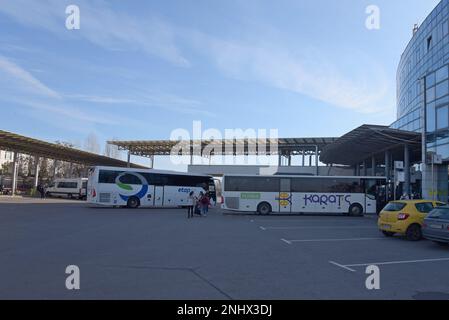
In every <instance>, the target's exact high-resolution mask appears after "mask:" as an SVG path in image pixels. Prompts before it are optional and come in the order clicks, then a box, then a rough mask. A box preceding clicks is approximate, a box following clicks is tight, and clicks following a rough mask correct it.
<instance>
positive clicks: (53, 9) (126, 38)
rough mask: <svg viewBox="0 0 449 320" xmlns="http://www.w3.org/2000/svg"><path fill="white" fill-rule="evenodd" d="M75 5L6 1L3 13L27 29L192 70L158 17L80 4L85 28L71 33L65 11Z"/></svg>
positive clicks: (97, 3)
mask: <svg viewBox="0 0 449 320" xmlns="http://www.w3.org/2000/svg"><path fill="white" fill-rule="evenodd" d="M72 2H73V1H68V0H40V1H27V0H14V1H2V2H1V5H0V13H3V14H5V15H7V16H9V17H11V18H13V19H15V20H16V21H18V22H19V23H21V24H23V25H26V26H29V27H33V28H40V29H44V30H47V31H50V32H53V33H55V34H58V35H59V36H64V37H82V38H84V39H87V40H88V41H90V42H91V43H94V44H96V45H99V46H102V47H104V48H107V49H111V50H122V51H128V50H140V51H143V52H145V53H147V54H148V55H152V56H156V57H159V58H161V59H164V60H166V61H168V62H170V63H172V64H175V65H177V66H182V67H188V66H189V61H188V60H187V59H186V58H184V57H183V56H182V55H181V54H180V52H179V49H178V48H177V46H176V45H175V33H174V31H173V30H172V27H171V26H170V25H169V24H167V23H165V22H164V21H163V20H161V19H158V18H157V17H155V16H148V17H146V18H145V19H141V18H137V17H131V16H128V15H126V14H124V13H121V12H115V11H113V10H112V9H110V8H109V6H108V3H106V2H104V1H95V2H93V1H85V0H77V1H76V4H77V5H78V6H79V8H80V17H81V19H80V20H81V28H80V30H76V31H69V30H67V29H66V28H65V19H66V14H65V8H66V6H67V5H69V4H73V3H72Z"/></svg>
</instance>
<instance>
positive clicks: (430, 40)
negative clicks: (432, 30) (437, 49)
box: [427, 36, 432, 52]
mask: <svg viewBox="0 0 449 320" xmlns="http://www.w3.org/2000/svg"><path fill="white" fill-rule="evenodd" d="M431 48H432V36H430V37H428V38H427V52H429V50H430V49H431Z"/></svg>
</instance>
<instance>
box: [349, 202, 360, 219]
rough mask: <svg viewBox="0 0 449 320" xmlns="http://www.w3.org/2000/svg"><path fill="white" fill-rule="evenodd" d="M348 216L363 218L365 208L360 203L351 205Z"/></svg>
mask: <svg viewBox="0 0 449 320" xmlns="http://www.w3.org/2000/svg"><path fill="white" fill-rule="evenodd" d="M348 214H349V215H350V216H351V217H361V216H363V207H362V206H361V205H360V204H358V203H354V204H351V206H350V207H349V211H348Z"/></svg>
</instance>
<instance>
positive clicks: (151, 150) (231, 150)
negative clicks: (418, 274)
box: [108, 138, 337, 157]
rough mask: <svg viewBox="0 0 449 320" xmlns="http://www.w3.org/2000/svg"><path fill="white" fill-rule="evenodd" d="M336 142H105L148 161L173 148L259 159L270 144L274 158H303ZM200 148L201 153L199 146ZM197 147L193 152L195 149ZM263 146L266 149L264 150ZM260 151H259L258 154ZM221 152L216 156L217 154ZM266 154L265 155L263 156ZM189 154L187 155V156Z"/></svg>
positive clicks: (271, 140) (280, 139)
mask: <svg viewBox="0 0 449 320" xmlns="http://www.w3.org/2000/svg"><path fill="white" fill-rule="evenodd" d="M335 140H337V138H279V139H236V140H224V139H223V140H215V141H204V140H203V141H199V140H190V141H189V140H186V141H171V140H151V141H150V140H143V141H108V143H109V144H112V145H116V146H118V147H119V149H120V150H128V151H130V153H131V154H134V155H138V156H144V157H151V156H154V155H169V154H170V152H171V150H172V149H173V147H175V146H176V145H178V146H180V147H182V148H183V149H184V152H189V150H191V151H192V150H193V153H194V154H195V155H196V154H198V151H199V150H201V153H202V151H203V150H204V149H205V148H206V147H207V146H209V148H210V149H212V148H214V147H215V150H211V154H212V155H213V154H223V155H259V154H264V155H268V154H271V152H270V148H269V146H270V144H271V143H277V144H278V152H273V154H278V153H279V152H280V153H282V154H288V153H290V154H292V155H297V154H303V153H308V152H313V153H314V152H315V147H318V149H319V150H321V149H322V148H323V147H324V146H326V145H328V144H330V143H332V142H334V141H335ZM200 145H201V149H200V148H199V146H200ZM194 146H196V149H195V147H194ZM265 146H266V147H265ZM259 147H260V149H261V150H259ZM220 149H221V150H222V152H219V150H220ZM265 150H266V152H265ZM189 153H190V152H189Z"/></svg>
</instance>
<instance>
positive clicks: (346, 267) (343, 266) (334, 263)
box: [329, 261, 356, 272]
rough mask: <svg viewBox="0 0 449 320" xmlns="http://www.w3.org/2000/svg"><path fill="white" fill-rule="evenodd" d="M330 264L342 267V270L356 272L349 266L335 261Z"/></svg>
mask: <svg viewBox="0 0 449 320" xmlns="http://www.w3.org/2000/svg"><path fill="white" fill-rule="evenodd" d="M329 263H331V264H333V265H336V266H337V267H340V268H343V269H346V270H349V271H351V272H356V271H355V270H354V269H351V268H349V267H348V266H345V265H342V264H339V263H337V262H335V261H329Z"/></svg>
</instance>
